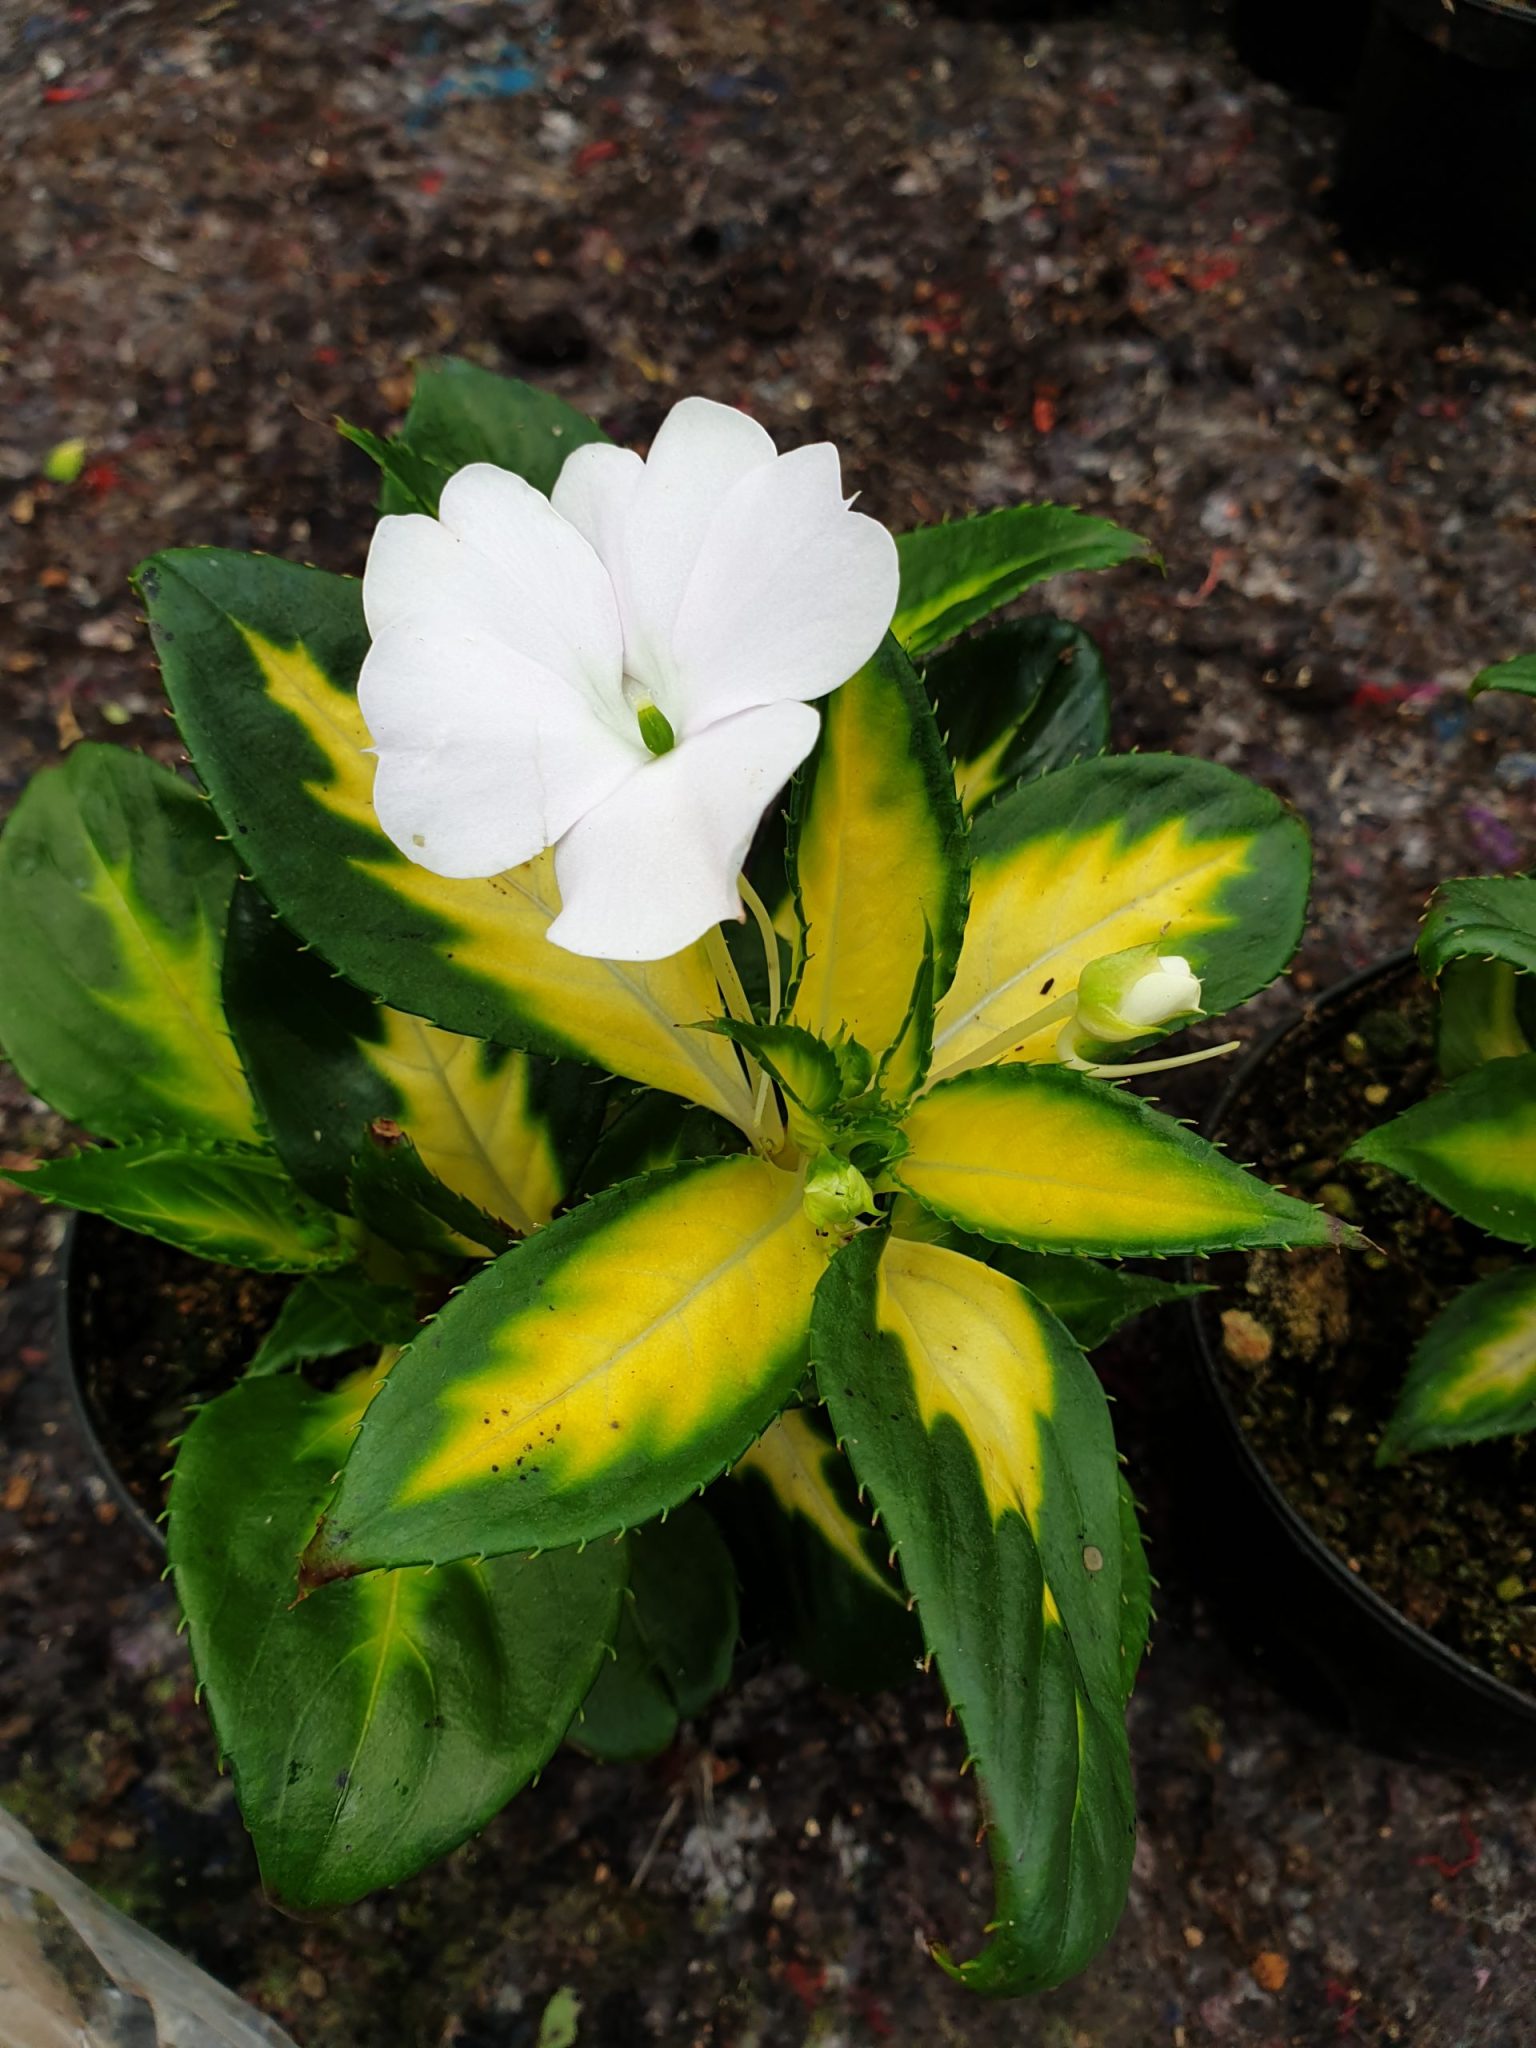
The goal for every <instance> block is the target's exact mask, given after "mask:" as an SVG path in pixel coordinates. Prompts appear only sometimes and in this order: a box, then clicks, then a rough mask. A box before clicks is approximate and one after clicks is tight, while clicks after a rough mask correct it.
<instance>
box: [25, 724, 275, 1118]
mask: <svg viewBox="0 0 1536 2048" xmlns="http://www.w3.org/2000/svg"><path fill="white" fill-rule="evenodd" d="M218 830H219V821H218V819H217V817H216V816H215V815H214V811H213V808H212V806H211V805H210V804H208V803H206V802H205V801H204V800H203V799H202V798H201V797H200V796H199V795H198V794H197V792H196V791H195V790H193V789H189V788H188V787H187V785H186V784H185V783H184V782H182V781H180V780H179V779H178V778H177V777H176V776H175V775H173V774H172V773H171V772H170V770H169V769H168V768H161V767H158V766H157V765H156V764H155V763H154V762H153V761H150V760H147V759H146V758H145V757H144V756H143V755H142V754H133V753H130V752H129V751H128V750H127V749H126V748H125V747H106V746H95V745H92V744H91V743H89V742H85V743H82V744H81V745H79V746H77V747H75V748H73V749H72V750H71V752H70V753H69V755H68V757H67V758H66V760H65V761H64V764H63V766H62V767H58V768H45V769H44V770H43V771H42V773H41V774H39V775H35V776H34V777H33V778H32V781H31V782H30V783H29V784H28V785H27V787H26V789H25V790H24V791H23V792H22V794H21V797H20V799H19V800H18V802H17V805H16V809H15V811H14V812H13V813H12V815H11V819H10V822H9V823H8V825H7V826H6V828H5V832H4V835H3V836H0V1044H3V1045H4V1048H5V1051H6V1054H7V1056H8V1057H9V1059H10V1060H11V1061H12V1063H13V1064H14V1065H15V1067H16V1070H17V1072H18V1073H19V1074H20V1075H21V1077H22V1079H23V1080H24V1081H25V1082H26V1084H27V1086H28V1088H30V1089H31V1090H32V1092H33V1093H34V1094H36V1095H40V1096H42V1098H43V1100H44V1101H45V1102H48V1103H51V1104H52V1106H53V1107H54V1108H55V1109H56V1110H58V1111H59V1112H60V1114H61V1115H63V1116H67V1117H69V1118H70V1119H71V1120H72V1121H73V1122H75V1123H77V1124H81V1125H83V1126H84V1127H85V1128H86V1129H87V1130H89V1131H93V1132H94V1133H95V1134H96V1135H97V1136H99V1137H103V1138H122V1139H127V1138H142V1137H147V1136H150V1135H151V1134H153V1133H155V1132H166V1133H170V1132H174V1131H181V1132H185V1133H186V1134H187V1135H188V1136H192V1137H200V1138H217V1139H229V1140H232V1141H234V1142H235V1143H245V1144H260V1143H261V1142H262V1133H261V1129H260V1126H259V1124H258V1122H257V1118H256V1107H255V1104H254V1103H253V1102H252V1100H251V1091H250V1089H249V1087H248V1086H247V1084H246V1079H245V1076H244V1074H243V1073H242V1072H241V1070H240V1062H239V1060H238V1058H237V1057H236V1055H235V1049H234V1047H233V1045H232V1044H231V1043H230V1039H229V1033H228V1031H227V1029H226V1028H225V1024H224V1012H223V1010H222V1009H221V1007H220V1004H219V962H220V959H221V957H222V954H223V951H224V928H225V923H226V920H227V918H228V915H229V898H230V891H231V890H232V889H233V888H234V886H235V863H234V860H233V858H232V856H231V854H230V851H229V848H228V847H227V846H224V845H222V844H220V842H219V839H218V836H217V835H218Z"/></svg>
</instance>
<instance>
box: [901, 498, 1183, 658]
mask: <svg viewBox="0 0 1536 2048" xmlns="http://www.w3.org/2000/svg"><path fill="white" fill-rule="evenodd" d="M896 548H897V552H898V554H899V555H900V557H901V595H900V597H899V598H898V599H897V603H896V616H895V618H894V619H893V620H892V622H891V631H892V632H893V633H894V634H895V635H896V638H897V639H898V640H899V641H900V642H901V644H902V646H903V647H905V648H906V650H907V652H908V653H909V654H910V655H912V656H913V657H914V658H916V657H917V656H919V655H922V654H927V653H928V652H929V650H930V649H932V648H935V647H938V646H940V645H941V644H942V643H943V642H944V641H946V640H952V639H953V638H954V636H955V635H956V634H957V633H962V632H964V630H965V628H966V627H967V626H974V625H975V623H976V621H977V620H978V619H984V618H985V617H986V616H987V614H988V612H995V611H996V610H997V609H998V607H999V606H1000V605H1005V604H1007V603H1009V601H1010V600H1011V599H1013V598H1015V597H1017V596H1019V594H1020V593H1021V592H1022V591H1025V590H1029V589H1030V588H1031V587H1032V586H1033V585H1034V584H1036V583H1043V582H1044V581H1045V579H1046V577H1048V576H1065V575H1068V574H1070V573H1071V572H1073V571H1075V570H1079V569H1113V568H1114V567H1115V566H1116V564H1117V563H1120V562H1128V561H1130V560H1132V559H1133V558H1134V557H1137V556H1141V557H1143V558H1145V557H1147V556H1148V554H1149V549H1148V547H1147V543H1146V542H1145V541H1144V540H1142V539H1141V537H1140V536H1139V535H1138V534H1134V533H1127V532H1126V530H1125V528H1124V527H1123V526H1115V525H1113V524H1112V523H1111V522H1110V521H1109V520H1108V519H1091V518H1089V517H1088V515H1087V514H1086V513H1083V512H1075V511H1073V510H1072V509H1071V508H1070V507H1069V506H1066V505H1008V506H1004V507H1003V508H1002V509H1001V510H1000V511H996V512H983V513H981V514H980V515H979V516H978V517H976V518H974V519H956V520H953V521H951V522H950V523H949V524H948V525H947V526H920V527H918V528H917V529H916V530H915V531H914V532H912V533H901V534H898V535H897V536H896Z"/></svg>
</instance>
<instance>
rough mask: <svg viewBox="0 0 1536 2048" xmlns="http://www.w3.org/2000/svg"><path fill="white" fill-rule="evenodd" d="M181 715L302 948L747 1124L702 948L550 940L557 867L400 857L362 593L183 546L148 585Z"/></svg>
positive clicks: (247, 859)
mask: <svg viewBox="0 0 1536 2048" xmlns="http://www.w3.org/2000/svg"><path fill="white" fill-rule="evenodd" d="M139 587H140V589H141V591H142V593H143V596H144V601H145V604H146V606H147V608H148V611H149V617H150V624H151V627H152V629H153V632H154V635H155V644H156V646H157V648H158V649H159V652H160V658H161V668H162V672H163V674H164V677H165V686H166V689H167V691H168V693H169V695H170V699H171V704H172V706H173V708H174V710H175V713H176V717H177V720H178V722H179V724H180V726H181V730H182V734H183V737H184V738H185V740H186V742H187V746H188V749H189V751H190V752H191V754H192V756H193V759H194V761H195V762H196V764H197V770H198V773H199V775H200V776H201V777H202V779H203V782H204V784H205V786H206V787H207V789H208V791H209V794H210V795H211V796H212V797H213V799H214V802H215V804H216V805H217V806H218V810H219V815H220V816H221V817H222V818H223V820H224V823H225V825H226V826H227V828H228V829H229V831H230V833H231V835H232V836H233V838H234V839H235V840H236V842H237V843H238V845H239V847H240V854H241V862H242V866H244V867H245V868H247V869H248V871H249V872H250V873H251V874H252V875H253V876H254V878H255V880H256V881H257V883H258V884H259V885H260V887H261V891H262V894H263V895H264V896H265V897H266V898H267V900H268V902H270V903H271V904H272V905H273V906H274V908H275V909H276V910H277V911H278V912H279V913H280V915H281V916H282V917H283V918H284V919H285V920H286V921H287V923H288V925H289V926H290V928H291V929H292V930H293V931H294V932H295V933H296V934H297V935H298V937H299V938H301V939H303V940H305V941H307V942H308V943H309V944H311V945H314V946H317V947H318V948H319V949H320V951H321V952H322V953H323V954H324V955H325V956H326V958H327V959H328V960H330V961H331V962H332V964H333V965H334V966H336V967H339V968H340V969H341V971H342V972H343V973H344V974H345V975H346V976H347V977H348V979H349V980H351V981H354V982H355V983H356V984H357V985H358V987H359V988H365V989H367V991H368V992H369V994H370V995H373V996H376V997H377V998H378V999H379V1000H380V1001H381V1002H383V1003H386V1004H387V1005H388V1006H389V1007H390V1008H391V1009H392V1010H401V1011H406V1012H408V1013H409V1014H410V1015H412V1016H419V1017H426V1018H428V1019H430V1021H431V1022H432V1023H434V1024H436V1025H439V1026H440V1027H441V1028H442V1029H443V1030H445V1031H452V1032H461V1033H463V1034H464V1035H466V1036H468V1037H471V1038H488V1039H490V1040H492V1041H493V1042H494V1043H496V1044H498V1045H515V1046H518V1047H520V1048H522V1049H523V1050H525V1051H529V1052H538V1053H545V1054H549V1055H553V1056H556V1057H560V1056H565V1057H569V1058H572V1059H579V1060H584V1061H587V1062H589V1063H590V1064H592V1065H594V1066H599V1067H604V1068H607V1069H608V1070H609V1071H610V1072H612V1073H616V1074H623V1075H626V1076H627V1077H628V1078H630V1079H631V1080H635V1081H640V1082H642V1083H644V1084H646V1085H647V1086H651V1087H658V1088H665V1089H667V1090H668V1091H669V1092H670V1093H672V1094H675V1095H681V1096H682V1097H683V1098H684V1099H685V1100H688V1101H694V1102H699V1103H702V1104H703V1105H704V1106H705V1107H706V1108H710V1109H714V1110H717V1111H718V1112H720V1113H721V1114H722V1115H724V1116H727V1117H729V1118H730V1120H731V1121H732V1122H734V1123H738V1124H740V1125H741V1126H742V1127H743V1128H746V1129H750V1128H751V1121H752V1103H751V1096H750V1094H749V1092H748V1090H747V1086H746V1081H745V1078H744V1076H743V1075H742V1072H741V1065H740V1061H739V1060H738V1059H737V1057H736V1055H735V1053H734V1052H732V1051H731V1049H730V1047H729V1046H728V1045H726V1044H724V1043H723V1042H722V1041H720V1040H719V1039H716V1038H712V1037H710V1036H709V1035H707V1034H706V1033H703V1032H698V1031H686V1030H680V1029H679V1028H678V1027H679V1026H680V1025H684V1024H691V1023H695V1022H698V1021H701V1020H702V1019H704V1018H706V1017H710V1016H714V1015H716V1014H718V1012H719V1010H720V1008H721V1004H720V1000H719V992H718V989H717V987H716V984H715V979H714V975H713V973H712V972H711V970H710V967H709V963H708V960H707V958H706V957H705V953H704V948H703V946H702V944H701V945H696V946H693V947H690V948H689V949H688V950H687V951H685V952H682V953H678V954H676V955H675V956H674V957H673V958H672V959H670V960H660V961H654V962H644V963H625V962H622V961H608V960H590V959H587V958H585V957H583V956H582V955H580V954H575V953H568V952H566V951H565V950H564V949H563V948H561V947H559V946H552V945H551V944H550V943H549V941H548V939H547V937H546V933H547V931H548V929H549V925H550V922H551V920H552V918H553V917H554V915H555V912H556V909H557V907H558V892H557V891H556V888H555V882H554V871H553V864H552V859H551V856H550V855H548V854H544V855H541V856H540V857H539V859H538V860H535V861H530V862H528V863H527V864H526V865H524V866H523V867H519V868H512V869H509V870H508V871H507V873H505V874H502V875H495V876H492V877H490V878H489V879H487V880H485V881H450V880H445V879H444V878H443V877H442V876H440V875H434V874H432V873H430V872H429V870H428V869H426V868H423V867H417V866H416V865H415V863H414V862H411V861H408V860H407V859H406V858H405V856H404V855H403V854H402V853H400V852H399V850H398V849H397V848H396V847H394V846H393V845H391V843H390V842H389V840H387V839H386V838H385V837H384V834H383V833H382V832H381V831H380V829H379V824H378V820H377V818H376V817H375V815H374V811H373V775H374V763H373V757H372V755H371V753H370V752H369V747H370V744H371V742H370V740H369V735H368V731H367V728H366V727H365V725H364V724H363V720H362V716H361V714H360V712H359V711H358V708H357V676H358V671H359V669H360V667H361V665H362V660H363V655H364V653H365V652H366V650H367V646H368V634H367V629H366V627H365V625H364V622H363V614H362V602H361V598H360V595H359V590H358V586H357V585H356V584H355V583H353V582H349V581H348V580H347V579H346V578H345V577H341V576H327V575H324V574H322V573H321V572H320V571H319V570H317V569H300V568H296V567H295V566H294V565H293V564H292V563H289V562H280V561H276V560H274V559H271V558H269V557H266V556H257V555H234V554H225V553H222V552H220V551H219V550H217V549H211V548H210V549H185V550H180V551H178V552H175V553H172V554H166V555H158V556H156V557H155V559H154V560H153V561H151V562H148V563H146V564H145V566H144V567H143V569H141V570H140V572H139Z"/></svg>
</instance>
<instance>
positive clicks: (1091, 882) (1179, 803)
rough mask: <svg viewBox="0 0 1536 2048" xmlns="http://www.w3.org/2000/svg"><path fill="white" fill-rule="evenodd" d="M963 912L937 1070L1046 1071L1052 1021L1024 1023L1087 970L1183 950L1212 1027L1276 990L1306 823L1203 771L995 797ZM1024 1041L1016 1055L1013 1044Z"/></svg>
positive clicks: (1145, 757)
mask: <svg viewBox="0 0 1536 2048" xmlns="http://www.w3.org/2000/svg"><path fill="white" fill-rule="evenodd" d="M971 856H972V872H971V912H970V918H969V921H968V923H967V925H966V931H965V947H964V950H963V951H962V953H961V955H960V965H959V968H958V970H957V972H956V975H955V980H954V986H953V987H952V988H951V989H950V991H949V994H948V995H947V996H946V997H945V998H944V1000H943V1002H942V1003H941V1004H940V1006H939V1020H938V1027H937V1030H936V1032H935V1035H934V1056H933V1071H934V1073H935V1075H936V1076H940V1077H942V1076H943V1075H945V1074H947V1073H950V1072H953V1071H955V1070H956V1069H957V1067H959V1066H960V1065H962V1064H966V1063H969V1062H970V1061H971V1060H973V1059H975V1058H977V1057H978V1056H979V1055H980V1054H981V1053H982V1051H983V1049H984V1048H986V1047H988V1046H990V1045H993V1044H994V1043H996V1042H998V1041H1000V1040H1001V1041H1003V1044H1004V1050H1002V1051H1001V1052H1000V1053H994V1054H993V1055H991V1056H992V1057H994V1058H996V1057H1001V1058H1005V1059H1024V1060H1051V1059H1054V1058H1055V1056H1056V1054H1055V1047H1056V1039H1057V1035H1058V1033H1059V1032H1060V1029H1061V1020H1060V1019H1059V1018H1057V1019H1056V1020H1054V1021H1053V1022H1051V1023H1049V1024H1048V1025H1045V1026H1042V1027H1041V1028H1039V1029H1037V1030H1033V1031H1031V1030H1028V1029H1027V1026H1028V1024H1029V1020H1030V1019H1031V1018H1032V1017H1034V1016H1035V1015H1037V1014H1038V1013H1039V1012H1040V1011H1041V1010H1043V1009H1044V1008H1045V1007H1046V1006H1047V1005H1048V1004H1049V1003H1051V1002H1053V1001H1054V1000H1055V999H1056V998H1058V997H1060V996H1063V995H1068V994H1070V993H1071V992H1072V990H1073V989H1074V988H1075V987H1076V986H1077V980H1078V976H1079V975H1080V974H1081V973H1082V971H1083V969H1084V968H1085V967H1087V965H1088V964H1089V962H1090V961H1092V960H1096V959H1099V958H1100V957H1101V956H1103V955H1104V954H1106V953H1118V952H1122V951H1124V950H1125V949H1126V948H1128V947H1131V946H1143V945H1152V944H1156V945H1159V946H1161V947H1162V948H1163V949H1164V950H1165V951H1167V952H1170V953H1180V954H1183V955H1184V956H1185V957H1186V958H1187V959H1188V960H1189V962H1190V965H1191V966H1192V967H1193V969H1194V971H1195V973H1196V974H1198V975H1199V976H1200V977H1201V979H1202V981H1203V982H1204V985H1205V986H1204V1008H1205V1011H1206V1013H1207V1014H1208V1015H1210V1016H1213V1017H1214V1016H1219V1015H1220V1014H1221V1012H1222V1011H1223V1010H1226V1009H1229V1008H1230V1007H1231V1005H1232V1004H1234V1003H1239V1002H1242V1001H1244V1000H1245V999H1246V998H1247V997H1248V996H1251V995H1254V994H1255V993H1256V992H1257V991H1258V990H1259V989H1261V988H1264V987H1266V986H1267V985H1268V983H1270V982H1271V981H1273V979H1274V978H1275V976H1276V975H1277V974H1279V973H1280V972H1281V971H1282V969H1283V968H1284V967H1285V965H1286V963H1287V962H1288V961H1289V960H1290V957H1291V955H1292V954H1293V953H1294V952H1295V950H1296V945H1297V942H1298V940H1299V939H1300V936H1301V928H1302V922H1303V919H1304V918H1305V915H1306V906H1307V885H1308V881H1309V879H1310V874H1311V856H1310V852H1309V848H1308V842H1307V831H1306V827H1305V826H1304V825H1303V824H1302V822H1301V820H1300V819H1299V818H1298V817H1296V816H1295V815H1294V813H1293V812H1291V811H1289V810H1287V809H1286V807H1285V805H1284V804H1282V803H1281V802H1280V800H1279V798H1278V797H1276V796H1273V795H1271V794H1270V792H1269V791H1268V790H1264V789H1260V788H1258V787H1257V785H1256V784H1254V783H1252V782H1249V781H1247V780H1246V779H1245V778H1244V777H1243V776H1241V775H1234V774H1233V773H1232V771H1231V770H1230V769H1229V768H1221V767H1218V766H1217V765H1216V764H1215V763H1214V762H1212V761H1195V760H1186V759H1184V758H1183V757H1182V756H1177V755H1172V754H1124V755H1118V756H1115V757H1112V758H1110V759H1106V760H1099V761H1083V762H1080V763H1079V764H1078V765H1077V766H1076V767H1075V768H1063V769H1061V770H1060V771H1059V772H1058V773H1056V774H1054V775H1047V776H1045V777H1043V778H1042V779H1041V780H1040V781H1038V782H1031V783H1027V784H1025V785H1024V786H1023V787H1021V788H1019V789H1015V790H1011V791H1009V792H1008V793H1007V794H1006V795H1004V796H1000V797H997V798H996V799H995V800H994V801H993V802H992V803H990V804H987V805H986V806H985V807H984V808H983V809H982V810H981V811H980V812H978V814H977V816H976V819H975V822H974V824H973V826H972V828H971ZM1015 1030H1017V1031H1018V1032H1019V1034H1020V1035H1019V1037H1018V1038H1017V1040H1016V1041H1015V1042H1014V1043H1013V1044H1011V1045H1009V1044H1007V1042H1006V1040H1007V1034H1009V1033H1011V1032H1013V1031H1015Z"/></svg>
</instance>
